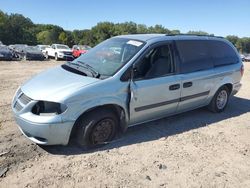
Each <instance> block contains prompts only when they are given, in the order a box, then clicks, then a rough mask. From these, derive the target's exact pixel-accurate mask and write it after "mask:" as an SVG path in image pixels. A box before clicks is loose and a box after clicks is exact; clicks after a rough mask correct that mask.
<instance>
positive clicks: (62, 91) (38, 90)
mask: <svg viewBox="0 0 250 188" xmlns="http://www.w3.org/2000/svg"><path fill="white" fill-rule="evenodd" d="M97 81H100V80H99V79H96V78H92V77H86V76H82V75H78V74H75V73H72V72H69V71H67V70H64V69H63V68H62V67H61V66H58V67H55V68H52V69H49V70H47V71H45V72H42V73H40V74H38V75H36V76H34V77H33V78H32V79H30V80H28V81H27V82H26V83H24V84H23V86H22V87H21V90H22V91H23V92H24V93H25V94H26V95H27V96H28V97H30V98H32V99H34V100H45V101H54V102H60V101H63V100H65V99H66V98H67V97H68V96H69V95H71V94H72V93H74V92H76V91H78V90H79V89H80V88H82V87H84V86H87V85H89V84H92V83H94V82H97Z"/></svg>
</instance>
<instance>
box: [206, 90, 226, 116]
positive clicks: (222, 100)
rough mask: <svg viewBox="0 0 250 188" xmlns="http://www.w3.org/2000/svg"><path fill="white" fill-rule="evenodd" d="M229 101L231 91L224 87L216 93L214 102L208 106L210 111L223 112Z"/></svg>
mask: <svg viewBox="0 0 250 188" xmlns="http://www.w3.org/2000/svg"><path fill="white" fill-rule="evenodd" d="M228 100H229V90H228V88H227V87H226V86H222V87H221V88H220V89H218V91H217V92H216V93H215V95H214V97H213V99H212V101H211V102H210V104H209V105H208V109H209V110H210V111H212V112H216V113H220V112H223V111H224V110H225V108H226V106H227V103H228Z"/></svg>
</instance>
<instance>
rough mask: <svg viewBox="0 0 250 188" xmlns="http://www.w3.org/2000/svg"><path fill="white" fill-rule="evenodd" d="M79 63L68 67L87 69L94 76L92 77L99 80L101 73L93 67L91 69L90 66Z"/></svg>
mask: <svg viewBox="0 0 250 188" xmlns="http://www.w3.org/2000/svg"><path fill="white" fill-rule="evenodd" d="M77 62H78V63H72V62H71V63H68V65H75V66H77V67H82V68H84V69H86V70H87V71H88V72H90V74H91V75H92V77H94V78H99V77H100V74H99V72H97V71H96V70H95V69H94V68H93V67H91V66H90V65H89V64H87V63H84V62H81V61H77Z"/></svg>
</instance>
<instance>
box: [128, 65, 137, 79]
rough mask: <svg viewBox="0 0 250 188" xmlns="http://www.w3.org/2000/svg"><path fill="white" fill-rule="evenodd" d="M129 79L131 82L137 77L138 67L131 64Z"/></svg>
mask: <svg viewBox="0 0 250 188" xmlns="http://www.w3.org/2000/svg"><path fill="white" fill-rule="evenodd" d="M130 76H131V77H130V78H131V80H133V79H134V78H135V77H137V76H138V67H137V66H136V65H135V64H133V66H132V70H131V75H130Z"/></svg>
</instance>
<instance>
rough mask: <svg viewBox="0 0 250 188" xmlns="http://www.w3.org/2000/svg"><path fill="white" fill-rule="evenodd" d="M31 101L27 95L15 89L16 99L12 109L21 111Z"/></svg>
mask: <svg viewBox="0 0 250 188" xmlns="http://www.w3.org/2000/svg"><path fill="white" fill-rule="evenodd" d="M31 101H32V99H31V98H29V97H28V96H27V95H25V94H24V93H23V92H22V91H21V89H19V90H18V91H17V94H16V101H14V106H13V107H14V109H15V110H16V111H17V112H19V111H21V110H22V109H23V108H24V107H25V106H26V105H27V104H29V103H30V102H31Z"/></svg>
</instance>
